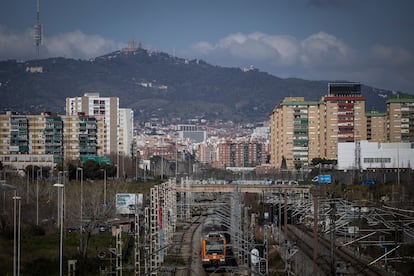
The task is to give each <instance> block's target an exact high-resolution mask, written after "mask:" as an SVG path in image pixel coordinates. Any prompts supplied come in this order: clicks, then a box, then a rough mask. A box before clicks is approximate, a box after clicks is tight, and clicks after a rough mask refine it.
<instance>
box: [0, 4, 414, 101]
mask: <svg viewBox="0 0 414 276" xmlns="http://www.w3.org/2000/svg"><path fill="white" fill-rule="evenodd" d="M36 4H37V3H36V0H32V1H24V2H19V1H17V2H16V1H10V0H7V1H2V3H0V18H1V20H0V60H5V59H18V60H27V59H35V58H37V56H36V49H35V42H34V38H33V30H34V25H35V23H36ZM413 7H414V3H412V2H411V1H407V0H397V1H392V2H391V1H385V0H384V1H374V0H367V1H356V0H355V1H354V0H351V1H344V0H331V1H327V0H295V1H267V0H266V1H260V3H259V4H257V2H253V1H245V0H240V1H235V0H230V1H188V0H179V1H168V2H166V1H147V0H145V1H129V0H128V1H122V5H121V4H119V2H114V1H97V0H90V1H71V2H55V1H50V0H43V1H42V0H41V1H40V23H41V24H42V26H43V44H42V45H41V46H40V56H39V57H40V58H47V57H55V56H63V57H67V58H80V59H88V58H93V57H96V56H99V55H102V54H106V53H109V52H111V51H115V50H119V49H121V48H123V47H126V45H127V43H128V41H129V40H135V41H137V42H139V43H142V46H143V47H144V48H147V49H151V50H155V51H163V52H167V53H169V54H170V55H175V56H178V57H183V58H200V59H203V60H205V61H207V62H209V63H212V64H215V65H220V66H229V67H245V66H250V65H253V66H254V67H255V68H258V69H259V70H261V71H265V72H269V73H271V74H273V75H275V76H278V77H283V78H286V77H295V78H303V79H309V80H332V81H334V80H347V81H355V82H361V83H363V84H367V85H370V86H374V87H377V88H383V89H389V90H397V91H402V92H406V93H410V94H411V93H413V91H414V83H413V82H412V79H413V76H414V39H413V37H412V35H411V30H410V27H411V26H413V25H414V18H412V16H411V14H410V11H411V10H413Z"/></svg>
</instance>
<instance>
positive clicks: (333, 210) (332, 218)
mask: <svg viewBox="0 0 414 276" xmlns="http://www.w3.org/2000/svg"><path fill="white" fill-rule="evenodd" d="M330 205H331V210H330V213H329V217H330V228H331V229H330V230H331V235H330V236H331V253H330V254H331V275H335V272H336V267H335V239H336V237H335V236H336V235H335V228H336V225H335V217H336V204H335V201H334V198H333V193H332V195H331V203H330Z"/></svg>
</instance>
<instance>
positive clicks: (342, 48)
mask: <svg viewBox="0 0 414 276" xmlns="http://www.w3.org/2000/svg"><path fill="white" fill-rule="evenodd" d="M191 51H192V52H193V53H194V54H196V55H205V56H213V55H216V54H219V55H220V56H222V55H224V54H223V53H224V52H225V53H226V55H227V56H228V57H229V58H232V59H237V60H240V61H251V62H254V61H256V62H268V63H270V64H274V65H275V66H277V67H283V66H298V65H299V66H302V67H307V66H318V65H322V66H326V64H327V62H326V61H327V60H329V62H330V63H331V64H332V65H343V64H346V63H349V61H350V59H352V55H353V54H352V50H351V49H350V48H349V47H348V46H347V45H346V44H345V43H344V42H342V41H340V40H339V39H337V38H336V37H334V36H332V35H329V34H327V33H324V32H320V33H317V34H313V35H311V36H309V37H308V38H306V39H304V40H303V41H298V40H297V39H296V38H294V37H292V36H288V35H268V34H264V33H260V32H254V33H251V34H247V35H245V34H242V33H236V34H230V35H228V36H226V37H224V38H222V39H220V40H219V41H218V42H217V43H216V44H212V43H209V42H205V41H204V42H199V43H196V44H194V45H193V46H192V49H191ZM220 53H221V54H220Z"/></svg>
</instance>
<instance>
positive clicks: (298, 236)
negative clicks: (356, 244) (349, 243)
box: [288, 225, 388, 276]
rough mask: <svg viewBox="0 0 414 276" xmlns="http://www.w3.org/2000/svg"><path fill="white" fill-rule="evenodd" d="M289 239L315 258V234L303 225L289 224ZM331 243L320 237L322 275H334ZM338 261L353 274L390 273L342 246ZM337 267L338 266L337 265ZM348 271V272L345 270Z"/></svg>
mask: <svg viewBox="0 0 414 276" xmlns="http://www.w3.org/2000/svg"><path fill="white" fill-rule="evenodd" d="M288 239H289V240H291V241H294V242H296V245H297V247H298V248H299V249H300V250H301V252H303V253H304V254H305V255H307V256H308V257H309V258H310V259H313V252H314V251H313V250H314V248H313V236H312V234H311V233H310V232H309V231H307V230H306V229H305V227H302V226H294V225H288ZM330 253H331V245H330V242H329V241H327V240H326V239H323V238H321V237H319V238H318V258H317V267H318V270H319V273H318V274H320V275H332V272H331V270H332V268H331V258H330ZM335 260H336V263H339V262H341V263H342V264H344V265H346V266H347V269H346V271H347V272H348V273H352V275H368V276H380V275H388V274H387V273H386V272H385V271H382V270H381V269H380V268H378V267H375V266H369V265H368V264H367V262H366V261H364V260H363V259H361V258H358V257H357V256H355V255H354V254H352V253H350V252H348V251H347V250H343V249H342V248H335ZM335 268H336V267H335ZM345 273H346V272H345Z"/></svg>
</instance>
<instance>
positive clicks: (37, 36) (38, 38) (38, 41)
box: [34, 0, 42, 57]
mask: <svg viewBox="0 0 414 276" xmlns="http://www.w3.org/2000/svg"><path fill="white" fill-rule="evenodd" d="M39 6H40V5H39V0H37V12H36V24H35V25H34V40H35V45H36V54H37V57H39V47H40V45H42V24H40V7H39Z"/></svg>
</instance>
